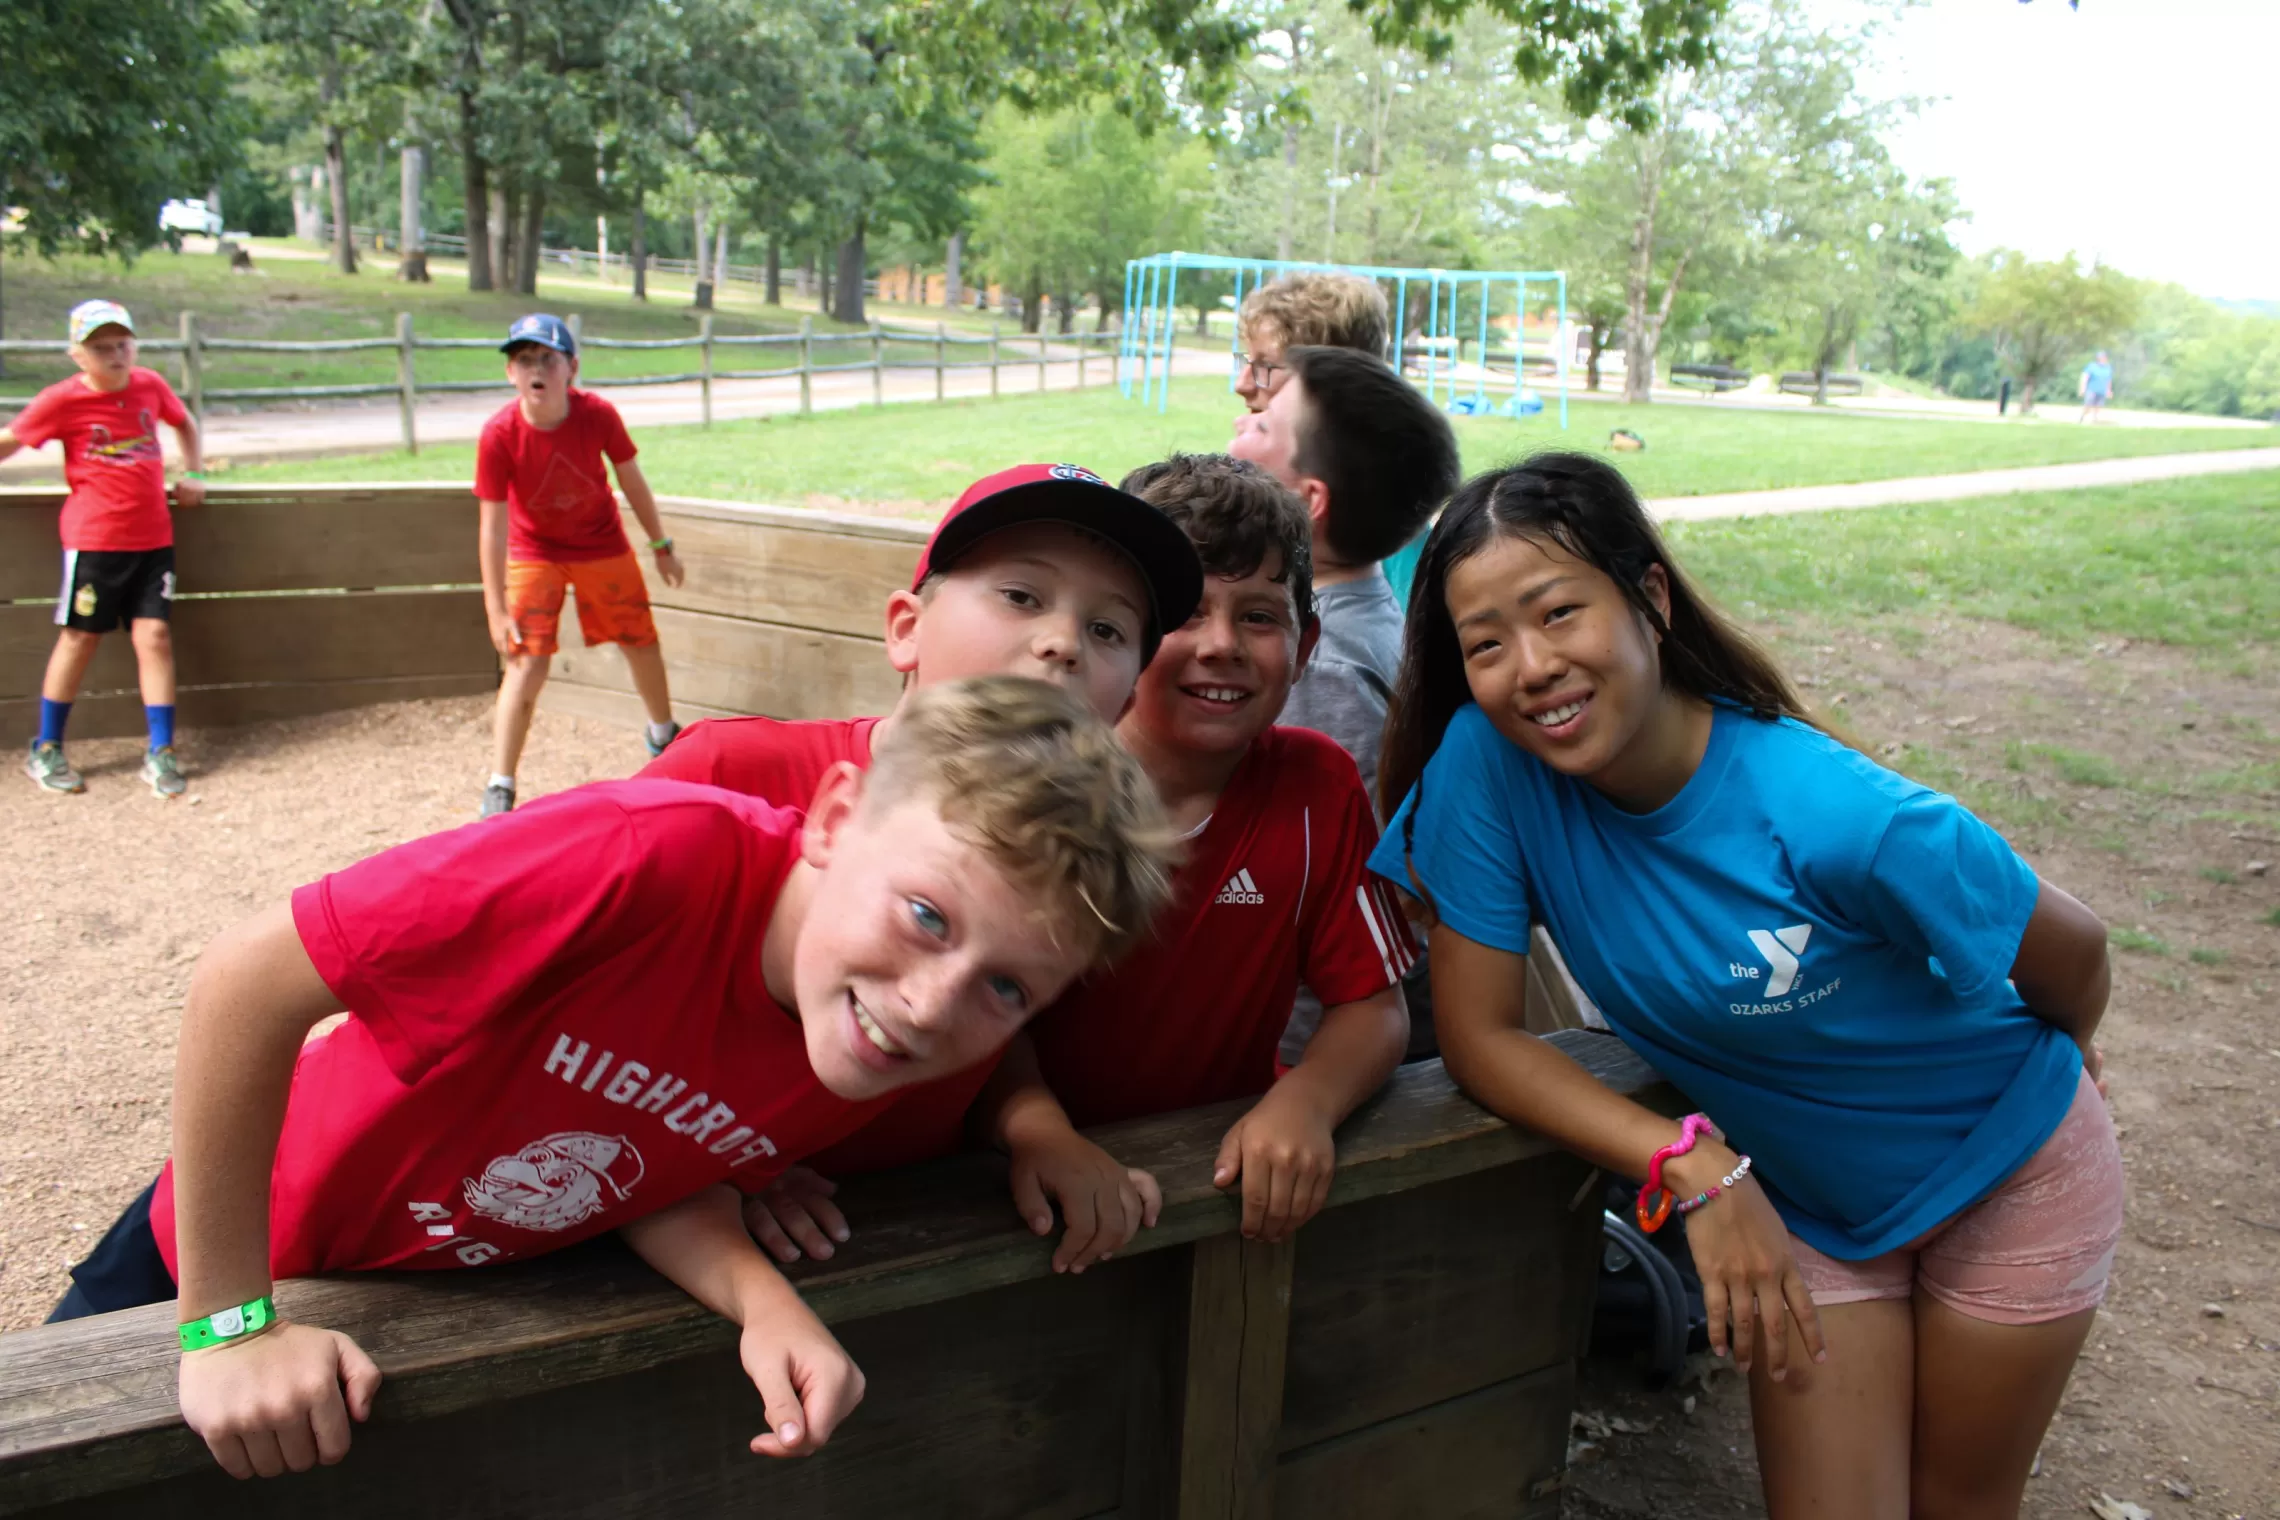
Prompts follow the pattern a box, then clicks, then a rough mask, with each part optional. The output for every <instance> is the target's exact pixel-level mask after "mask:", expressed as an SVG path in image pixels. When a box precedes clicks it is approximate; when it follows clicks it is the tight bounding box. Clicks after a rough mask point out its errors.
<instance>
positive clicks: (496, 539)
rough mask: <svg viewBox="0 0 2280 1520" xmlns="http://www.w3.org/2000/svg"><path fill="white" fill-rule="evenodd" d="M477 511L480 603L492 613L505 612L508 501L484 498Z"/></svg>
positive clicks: (476, 531) (476, 548) (476, 541)
mask: <svg viewBox="0 0 2280 1520" xmlns="http://www.w3.org/2000/svg"><path fill="white" fill-rule="evenodd" d="M477 509H478V511H479V513H480V518H479V520H478V523H477V526H476V530H475V558H476V561H477V563H478V565H479V566H480V568H481V570H482V575H483V605H484V606H485V607H487V608H489V609H490V610H491V611H492V612H494V613H497V612H504V611H505V610H506V606H507V504H506V503H505V502H503V501H486V502H480V503H478V504H477Z"/></svg>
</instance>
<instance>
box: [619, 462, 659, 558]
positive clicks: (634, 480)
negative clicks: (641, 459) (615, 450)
mask: <svg viewBox="0 0 2280 1520" xmlns="http://www.w3.org/2000/svg"><path fill="white" fill-rule="evenodd" d="M617 483H618V489H619V490H620V491H623V492H624V493H625V504H626V505H627V506H629V507H631V508H633V516H634V520H635V521H636V522H638V523H640V524H641V531H642V532H643V533H645V534H647V535H648V539H649V542H651V543H655V542H657V540H659V539H661V538H663V537H664V536H665V519H664V518H662V517H660V516H658V515H657V493H656V492H654V491H652V490H650V489H649V477H648V476H646V475H644V474H642V473H641V466H640V465H637V464H635V463H634V462H633V461H632V460H630V459H629V460H627V461H626V462H625V463H624V464H621V465H619V466H618V467H617Z"/></svg>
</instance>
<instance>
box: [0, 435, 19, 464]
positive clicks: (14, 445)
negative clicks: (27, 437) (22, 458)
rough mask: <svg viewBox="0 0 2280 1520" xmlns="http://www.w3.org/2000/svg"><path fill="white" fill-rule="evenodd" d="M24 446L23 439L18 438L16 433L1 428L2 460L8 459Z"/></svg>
mask: <svg viewBox="0 0 2280 1520" xmlns="http://www.w3.org/2000/svg"><path fill="white" fill-rule="evenodd" d="M23 446H24V440H23V439H21V438H18V437H17V436H16V435H15V434H14V433H11V432H9V431H8V430H7V429H6V428H0V459H6V458H7V457H8V456H9V455H10V454H13V453H15V452H16V450H18V449H20V448H22V447H23Z"/></svg>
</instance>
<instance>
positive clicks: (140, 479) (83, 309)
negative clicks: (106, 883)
mask: <svg viewBox="0 0 2280 1520" xmlns="http://www.w3.org/2000/svg"><path fill="white" fill-rule="evenodd" d="M69 331H70V334H71V358H72V362H73V363H75V364H77V365H78V366H79V373H78V374H77V375H75V376H73V377H72V378H71V379H69V380H59V381H57V382H56V383H55V384H54V385H51V386H49V387H48V388H47V389H46V390H44V391H41V392H40V393H39V394H38V395H37V396H35V397H33V398H32V404H31V405H30V406H27V407H25V408H24V409H23V410H22V411H21V412H18V413H17V414H16V416H15V419H14V420H13V421H11V422H10V423H9V424H8V426H6V427H5V428H0V459H6V458H7V457H8V456H9V455H10V454H13V453H15V452H16V450H18V449H20V448H32V449H36V448H38V447H40V446H41V445H42V444H44V443H46V442H47V441H48V440H49V439H51V438H55V439H61V440H62V441H63V478H64V480H65V481H66V482H67V483H69V485H70V487H71V494H70V495H69V496H67V497H66V498H65V499H64V503H63V521H62V524H61V529H62V535H63V590H62V594H61V596H60V597H59V598H58V600H57V602H56V607H55V621H56V626H57V627H58V628H60V629H61V630H62V632H60V633H58V634H57V635H56V640H55V653H53V654H52V655H50V656H49V657H48V666H47V674H46V676H45V677H44V678H43V679H42V680H41V682H40V731H39V736H38V737H37V738H35V739H33V740H32V752H31V754H30V755H29V756H27V757H26V758H25V761H24V773H25V774H26V775H28V776H30V777H31V778H32V780H33V781H34V782H35V783H36V784H37V785H38V786H39V787H40V788H41V790H43V791H50V792H83V791H85V790H86V789H87V783H86V782H85V781H84V780H82V779H81V778H80V775H79V772H77V771H75V770H73V769H72V768H71V765H70V762H68V761H67V760H65V759H64V757H63V728H64V723H65V722H66V721H67V720H68V719H69V718H70V716H71V704H72V703H73V701H75V700H76V699H77V698H78V696H79V683H80V682H81V681H82V680H83V679H85V677H86V675H87V667H88V665H89V664H90V663H91V662H92V661H93V660H94V658H95V650H96V647H97V646H98V645H100V644H101V643H102V642H103V635H104V634H106V633H109V632H110V631H111V630H113V629H115V628H117V627H118V626H119V625H120V624H121V623H125V624H126V625H127V637H128V638H129V639H131V640H132V641H133V643H134V646H135V667H136V670H137V672H138V673H139V675H140V677H141V686H142V699H143V712H144V715H145V716H146V717H147V719H148V721H149V724H150V747H149V749H148V750H147V751H146V752H145V754H144V756H143V767H142V779H143V780H144V782H146V783H147V784H148V785H149V787H150V789H151V791H152V792H153V793H154V794H155V795H157V796H160V797H179V796H181V795H182V794H183V793H184V792H185V791H187V790H189V784H188V783H187V782H185V781H184V780H183V779H182V770H181V767H180V766H179V765H177V764H176V763H175V759H174V634H173V629H172V627H171V620H172V618H173V615H174V518H173V516H172V514H170V513H169V512H168V511H167V506H166V461H165V459H164V457H163V456H162V455H161V453H160V451H159V443H158V425H159V424H160V423H162V422H163V423H165V424H166V425H167V426H168V427H170V428H172V429H173V430H174V440H175V442H176V444H177V445H179V446H180V448H181V450H182V478H181V480H180V481H179V482H178V483H177V484H176V486H175V487H174V499H175V501H176V502H177V503H179V504H180V505H182V506H185V507H194V506H197V505H198V504H199V503H200V502H201V501H204V500H205V497H206V485H205V478H204V477H203V476H202V475H201V474H200V473H199V468H200V461H199V453H198V423H197V420H196V419H195V418H193V417H192V416H191V415H190V413H189V411H188V410H187V409H186V408H184V406H183V405H182V401H181V398H179V397H177V396H176V395H175V394H174V389H173V387H172V386H170V385H168V384H167V383H166V377H165V376H163V375H161V374H159V373H158V372H157V371H156V370H148V369H144V368H142V367H141V366H140V365H138V364H136V363H135V325H134V319H133V318H132V317H130V316H128V315H127V309H126V308H125V307H124V306H121V305H119V304H118V303H117V302H116V301H82V302H80V303H79V304H78V305H77V306H74V307H73V308H72V309H71V318H70V326H69Z"/></svg>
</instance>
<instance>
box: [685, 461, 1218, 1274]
mask: <svg viewBox="0 0 2280 1520" xmlns="http://www.w3.org/2000/svg"><path fill="white" fill-rule="evenodd" d="M1202 594H1203V570H1202V566H1201V564H1200V562H1199V561H1198V560H1197V558H1196V553H1195V546H1194V545H1193V544H1192V543H1191V542H1190V541H1189V539H1188V536H1187V534H1186V533H1184V532H1182V531H1181V530H1180V528H1179V526H1178V525H1177V524H1176V523H1174V522H1172V520H1171V519H1170V518H1168V517H1166V516H1165V515H1164V514H1163V513H1162V512H1160V511H1158V510H1157V509H1156V508H1155V507H1153V506H1151V505H1149V504H1148V503H1147V502H1145V501H1142V500H1140V499H1139V498H1138V497H1135V496H1132V495H1129V494H1127V493H1125V492H1123V491H1120V490H1118V489H1117V488H1115V487H1114V486H1111V485H1110V484H1109V483H1108V482H1107V481H1105V480H1103V479H1101V478H1100V477H1099V476H1098V475H1095V474H1093V473H1092V472H1091V471H1090V470H1086V469H1082V468H1079V467H1078V466H1076V465H1069V464H1026V465H1016V466H1015V467H1013V468H1012V469H1008V470H1000V471H999V472H997V473H996V474H994V475H990V476H986V477H984V478H983V479H981V480H978V481H976V482H974V484H973V485H972V486H970V487H968V488H967V490H966V492H965V493H964V494H963V495H961V496H960V497H959V498H958V500H957V502H956V503H955V504H953V505H952V507H951V508H950V510H949V511H948V512H947V513H945V514H944V516H943V518H942V521H941V523H940V524H939V525H937V526H936V528H935V530H934V535H933V537H932V538H931V539H930V540H929V541H928V543H927V546H926V552H925V553H924V554H922V555H921V556H920V557H919V561H918V567H917V570H916V572H915V573H914V574H913V575H912V577H911V585H910V589H908V590H905V591H896V592H895V593H893V594H892V595H891V596H889V597H888V598H887V607H886V645H887V658H888V660H889V661H890V662H891V663H892V664H893V665H894V667H895V669H897V670H899V671H901V672H902V673H903V676H904V693H903V697H902V700H901V702H900V703H898V704H897V706H896V709H895V711H894V712H892V713H889V714H887V715H886V716H884V717H865V718H834V719H818V720H810V721H804V722H786V721H782V720H779V719H775V718H717V719H712V720H710V721H707V722H703V723H697V724H692V725H691V726H690V728H689V729H688V731H687V732H686V733H684V734H682V736H681V737H680V738H679V739H678V740H677V741H676V742H675V743H674V745H673V747H672V748H671V749H669V750H667V751H666V752H665V753H664V754H663V755H662V756H661V757H659V758H658V759H656V760H654V761H652V762H651V763H650V764H649V766H648V767H647V768H646V769H644V770H643V771H642V773H641V774H642V775H643V776H644V777H666V778H670V779H673V780H680V781H699V782H704V783H706V784H708V785H712V786H722V787H727V788H728V789H730V790H732V791H738V792H744V793H747V794H749V795H753V796H758V797H765V798H767V799H768V800H770V801H772V802H774V803H776V804H777V805H778V806H781V807H792V808H800V807H805V806H807V805H808V801H809V799H810V798H811V797H813V796H814V795H815V791H816V787H817V785H818V784H819V783H820V782H821V781H822V779H823V778H824V777H825V776H826V775H827V774H828V773H829V772H830V771H831V770H832V769H833V768H834V767H835V766H838V765H841V764H847V765H852V766H855V767H858V768H859V767H863V766H867V765H869V764H870V762H871V755H872V752H873V749H874V747H875V746H876V745H878V744H879V743H881V742H882V741H883V740H884V738H885V737H886V735H887V734H888V733H889V732H891V730H892V729H893V727H894V725H895V724H896V723H897V722H899V721H900V714H901V713H902V712H903V710H904V709H905V708H906V707H907V706H908V705H909V704H910V702H911V701H912V700H913V699H914V697H915V696H916V695H917V694H918V693H919V692H922V691H924V690H926V689H927V688H929V687H931V686H933V685H935V684H937V683H940V682H942V681H948V680H956V679H958V678H960V677H967V676H975V675H982V674H997V675H1022V676H1032V677H1035V678H1037V679H1040V680H1046V681H1051V682H1053V683H1055V684H1057V685H1061V686H1064V687H1067V688H1068V689H1069V690H1070V691H1072V692H1073V693H1074V694H1076V695H1078V696H1079V697H1081V699H1082V700H1083V701H1084V702H1085V703H1086V705H1087V706H1089V707H1090V708H1091V709H1092V710H1093V711H1094V712H1095V713H1097V714H1099V715H1100V717H1101V718H1102V719H1103V720H1104V721H1107V722H1114V721H1115V720H1116V719H1117V718H1118V717H1120V716H1122V714H1123V713H1124V711H1125V710H1126V709H1127V708H1128V707H1130V706H1131V704H1132V692H1133V686H1134V683H1135V682H1136V681H1137V680H1138V679H1139V675H1140V671H1141V670H1142V669H1143V668H1144V667H1145V666H1146V665H1147V663H1148V661H1149V660H1150V659H1151V658H1153V657H1154V655H1155V652H1156V647H1157V645H1158V644H1160V643H1161V642H1162V640H1163V638H1164V636H1165V634H1166V632H1167V630H1173V629H1177V628H1179V627H1180V626H1181V625H1182V624H1184V623H1185V622H1186V621H1187V620H1188V617H1189V615H1190V614H1191V613H1192V612H1193V611H1194V609H1195V606H1196V603H1197V601H1198V600H1199V599H1200V598H1201V596H1202ZM989 1074H990V1068H989V1067H988V1066H986V1065H985V1066H983V1067H979V1068H975V1069H973V1070H970V1071H967V1072H964V1073H962V1074H960V1075H959V1076H957V1077H954V1078H952V1079H950V1080H948V1081H945V1082H940V1083H933V1084H928V1085H927V1086H926V1087H924V1088H922V1089H918V1090H914V1091H912V1092H911V1093H908V1094H906V1095H905V1096H904V1097H903V1098H902V1099H900V1100H899V1101H898V1102H897V1103H896V1105H895V1107H894V1108H893V1109H892V1110H891V1111H890V1112H889V1113H887V1114H885V1115H884V1116H882V1117H881V1118H880V1119H879V1120H878V1121H876V1122H875V1123H874V1124H873V1125H871V1126H870V1127H869V1128H867V1129H866V1130H865V1131H864V1132H863V1133H861V1134H859V1135H857V1136H855V1137H853V1138H852V1139H850V1140H849V1141H848V1142H847V1143H846V1144H844V1145H841V1146H837V1147H834V1148H832V1149H830V1150H828V1151H826V1152H824V1153H823V1154H821V1155H819V1156H817V1157H816V1158H815V1162H816V1166H817V1167H818V1168H819V1169H820V1170H821V1171H822V1172H824V1173H827V1174H828V1173H840V1174H844V1173H848V1172H862V1171H873V1170H879V1169H882V1168H885V1167H889V1166H898V1165H905V1164H908V1163H910V1162H914V1161H919V1160H924V1159H927V1158H930V1157H933V1156H937V1155H942V1154H945V1153H947V1152H949V1151H951V1150H954V1149H956V1148H957V1147H958V1146H959V1144H960V1143H961V1142H962V1140H963V1137H964V1133H965V1129H964V1126H965V1116H966V1111H967V1109H968V1108H969V1107H970V1106H971V1105H972V1103H973V1100H974V1097H975V1095H976V1094H977V1093H978V1092H979V1091H980V1090H981V1087H982V1084H983V1083H984V1082H985V1081H986V1080H987V1079H988V1077H989ZM1026 1165H1027V1158H1025V1157H1023V1156H1020V1155H1017V1156H1016V1167H1017V1171H1020V1170H1021V1169H1023V1168H1024V1167H1026ZM1037 1185H1038V1187H1040V1188H1041V1189H1042V1190H1043V1192H1044V1193H1045V1194H1046V1195H1047V1196H1050V1197H1052V1198H1055V1199H1057V1200H1059V1202H1060V1203H1061V1206H1062V1212H1063V1215H1064V1217H1066V1218H1067V1219H1068V1220H1069V1222H1070V1230H1069V1232H1068V1235H1067V1236H1066V1237H1065V1239H1064V1242H1063V1245H1062V1248H1061V1250H1062V1253H1063V1256H1062V1258H1061V1259H1062V1263H1063V1264H1064V1265H1067V1264H1070V1262H1072V1261H1077V1260H1078V1253H1081V1252H1085V1251H1087V1250H1100V1249H1111V1248H1113V1245H1114V1244H1120V1243H1121V1242H1122V1240H1123V1239H1124V1238H1125V1237H1126V1236H1127V1235H1129V1233H1130V1230H1129V1229H1126V1230H1121V1231H1111V1232H1110V1233H1109V1235H1108V1236H1107V1237H1105V1238H1104V1239H1103V1240H1102V1241H1101V1242H1100V1243H1099V1244H1098V1245H1095V1244H1094V1236H1095V1222H1096V1220H1106V1219H1108V1218H1109V1217H1110V1216H1112V1215H1113V1216H1115V1217H1116V1218H1117V1219H1119V1220H1121V1219H1124V1218H1126V1217H1129V1219H1130V1221H1131V1227H1132V1228H1137V1227H1138V1225H1139V1223H1140V1222H1141V1218H1142V1215H1143V1213H1144V1212H1151V1211H1150V1210H1148V1207H1147V1200H1146V1199H1145V1198H1144V1197H1143V1195H1142V1192H1141V1190H1140V1186H1139V1185H1138V1184H1136V1183H1135V1182H1134V1181H1133V1179H1132V1177H1131V1175H1130V1174H1128V1173H1127V1172H1126V1171H1125V1169H1124V1168H1122V1167H1120V1166H1116V1165H1114V1164H1113V1163H1111V1162H1110V1160H1109V1158H1108V1157H1107V1155H1106V1153H1105V1152H1100V1151H1098V1150H1097V1149H1095V1150H1094V1151H1093V1152H1092V1154H1091V1155H1090V1156H1081V1157H1077V1158H1073V1159H1072V1158H1068V1157H1064V1158H1063V1164H1061V1165H1058V1166H1055V1167H1052V1168H1049V1169H1048V1170H1047V1172H1046V1173H1045V1174H1044V1175H1042V1176H1039V1177H1038V1178H1037ZM1149 1186H1150V1187H1152V1183H1150V1184H1149ZM831 1191H832V1188H831V1184H829V1183H828V1182H825V1181H824V1180H823V1179H822V1177H821V1176H818V1175H817V1173H816V1172H811V1171H808V1170H806V1169H805V1168H801V1169H797V1170H796V1171H795V1173H794V1174H793V1175H791V1176H788V1177H787V1178H786V1180H785V1181H784V1183H782V1184H781V1185H780V1187H779V1188H778V1189H776V1190H775V1194H774V1197H775V1199H776V1201H777V1203H778V1208H777V1209H776V1210H775V1211H771V1209H770V1207H769V1206H768V1204H767V1203H765V1202H755V1204H754V1205H753V1207H752V1209H751V1210H750V1217H751V1221H752V1225H753V1228H754V1230H755V1231H756V1232H757V1233H758V1234H759V1235H760V1237H761V1239H762V1241H763V1243H765V1244H767V1245H768V1246H769V1247H770V1248H771V1249H772V1250H774V1251H775V1252H776V1253H777V1255H779V1256H780V1257H782V1258H784V1259H785V1260H791V1259H793V1258H795V1257H797V1256H798V1255H799V1249H798V1248H797V1247H796V1246H795V1245H794V1241H793V1237H795V1236H796V1238H797V1242H798V1246H804V1247H805V1248H806V1249H807V1250H808V1251H809V1253H810V1254H812V1255H816V1256H819V1257H824V1256H829V1255H830V1254H831V1244H830V1236H832V1235H834V1234H836V1235H838V1236H839V1237H840V1238H842V1239H844V1238H845V1221H844V1220H843V1219H841V1218H840V1216H839V1214H838V1211H837V1210H836V1209H835V1208H833V1207H832V1206H831V1205H830V1204H829V1202H828V1198H829V1195H830V1192H831ZM787 1232H789V1233H787ZM1082 1259H1084V1260H1089V1259H1091V1258H1090V1257H1089V1256H1085V1257H1083V1258H1082Z"/></svg>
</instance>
